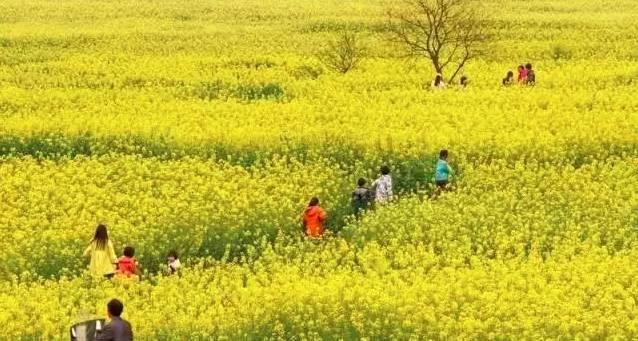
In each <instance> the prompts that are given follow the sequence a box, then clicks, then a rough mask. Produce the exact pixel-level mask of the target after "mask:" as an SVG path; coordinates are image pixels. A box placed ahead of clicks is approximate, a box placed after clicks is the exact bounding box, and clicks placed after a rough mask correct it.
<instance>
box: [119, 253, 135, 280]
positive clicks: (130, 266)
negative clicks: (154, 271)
mask: <svg viewBox="0 0 638 341" xmlns="http://www.w3.org/2000/svg"><path fill="white" fill-rule="evenodd" d="M137 265H138V264H137V259H135V248H133V247H132V246H127V247H125V248H124V256H122V257H120V258H119V259H118V261H117V273H118V275H121V276H123V277H133V276H137V274H138V270H137Z"/></svg>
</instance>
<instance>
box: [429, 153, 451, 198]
mask: <svg viewBox="0 0 638 341" xmlns="http://www.w3.org/2000/svg"><path fill="white" fill-rule="evenodd" d="M447 157H448V151H447V149H443V150H441V151H440V152H439V160H438V161H437V162H436V171H435V174H434V181H435V183H436V187H437V192H441V191H444V190H446V189H447V185H448V183H450V175H451V174H452V173H453V172H452V167H450V165H448V163H447Z"/></svg>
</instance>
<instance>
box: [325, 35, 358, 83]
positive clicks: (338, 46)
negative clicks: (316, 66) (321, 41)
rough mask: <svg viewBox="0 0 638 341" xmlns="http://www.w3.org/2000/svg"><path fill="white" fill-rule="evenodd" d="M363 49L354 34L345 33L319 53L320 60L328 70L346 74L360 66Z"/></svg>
mask: <svg viewBox="0 0 638 341" xmlns="http://www.w3.org/2000/svg"><path fill="white" fill-rule="evenodd" d="M362 55H363V49H362V47H361V44H360V43H359V41H358V39H357V36H356V35H355V34H354V33H350V32H343V33H342V34H341V35H340V36H339V38H338V39H337V40H335V41H332V42H330V43H328V46H327V47H326V48H324V49H323V50H321V51H320V52H319V55H318V56H319V59H320V60H321V62H323V63H324V64H325V65H326V66H327V67H328V68H330V69H333V70H335V71H337V72H341V73H346V72H348V71H350V70H352V69H354V68H356V67H357V65H359V62H360V61H361V57H362Z"/></svg>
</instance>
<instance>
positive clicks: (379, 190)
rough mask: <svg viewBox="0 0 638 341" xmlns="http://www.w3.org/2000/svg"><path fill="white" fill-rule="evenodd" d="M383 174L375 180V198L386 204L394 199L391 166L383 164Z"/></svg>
mask: <svg viewBox="0 0 638 341" xmlns="http://www.w3.org/2000/svg"><path fill="white" fill-rule="evenodd" d="M380 171H381V176H380V177H379V178H378V179H376V180H374V182H373V183H372V187H373V188H374V200H375V202H377V203H380V204H385V203H387V202H389V201H391V200H392V196H393V193H392V177H391V176H390V167H388V166H386V165H383V166H381V170H380Z"/></svg>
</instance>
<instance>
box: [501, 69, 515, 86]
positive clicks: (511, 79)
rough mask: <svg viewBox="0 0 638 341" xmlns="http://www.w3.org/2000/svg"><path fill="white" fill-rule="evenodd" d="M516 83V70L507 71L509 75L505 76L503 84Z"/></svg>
mask: <svg viewBox="0 0 638 341" xmlns="http://www.w3.org/2000/svg"><path fill="white" fill-rule="evenodd" d="M512 84H514V72H512V71H511V70H510V71H507V75H506V76H505V78H503V86H510V85H512Z"/></svg>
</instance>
